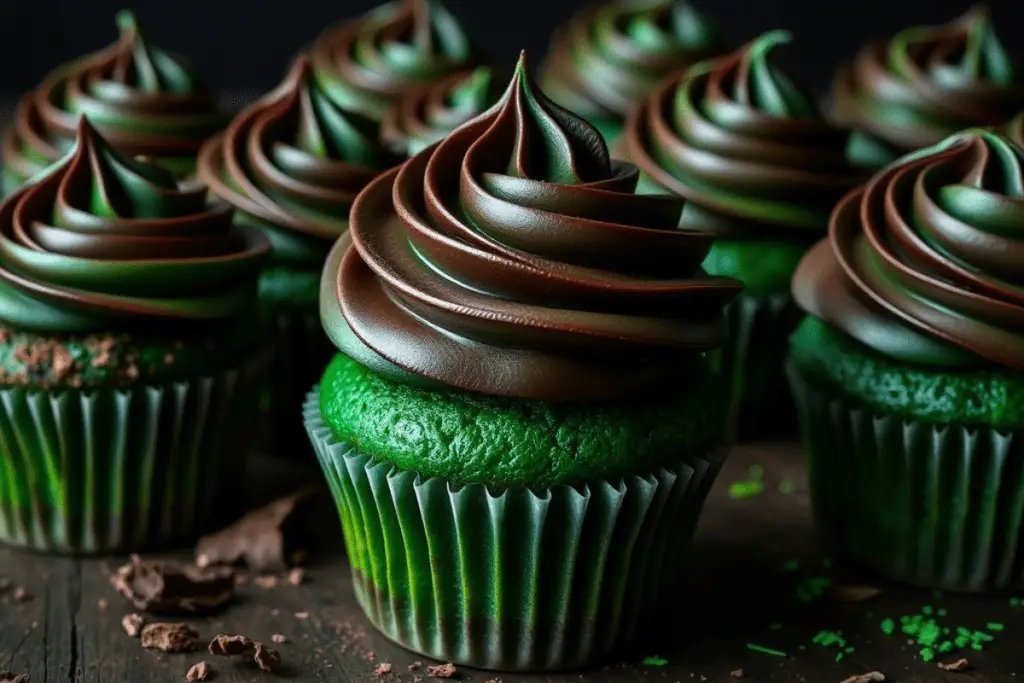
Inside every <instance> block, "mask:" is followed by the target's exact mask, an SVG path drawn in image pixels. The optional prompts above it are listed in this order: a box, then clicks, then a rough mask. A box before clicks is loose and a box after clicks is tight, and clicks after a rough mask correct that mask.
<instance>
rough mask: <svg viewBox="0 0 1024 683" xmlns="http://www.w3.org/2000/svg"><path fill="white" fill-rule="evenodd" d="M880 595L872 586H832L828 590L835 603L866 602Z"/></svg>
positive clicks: (878, 589) (878, 590)
mask: <svg viewBox="0 0 1024 683" xmlns="http://www.w3.org/2000/svg"><path fill="white" fill-rule="evenodd" d="M881 594H882V590H881V589H880V588H875V587H874V586H832V587H831V588H829V590H828V596H829V598H831V599H832V600H834V601H835V602H867V601H868V600H871V599H872V598H877V597H878V596H879V595H881Z"/></svg>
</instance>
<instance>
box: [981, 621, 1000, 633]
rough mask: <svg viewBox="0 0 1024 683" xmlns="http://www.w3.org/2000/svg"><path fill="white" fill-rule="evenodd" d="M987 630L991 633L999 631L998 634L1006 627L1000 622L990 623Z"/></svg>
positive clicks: (986, 626)
mask: <svg viewBox="0 0 1024 683" xmlns="http://www.w3.org/2000/svg"><path fill="white" fill-rule="evenodd" d="M985 628H987V629H988V630H989V631H997V632H998V631H1002V630H1003V628H1004V627H1003V625H1002V624H1000V623H999V622H998V621H990V622H988V623H987V624H985Z"/></svg>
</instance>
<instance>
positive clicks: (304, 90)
mask: <svg viewBox="0 0 1024 683" xmlns="http://www.w3.org/2000/svg"><path fill="white" fill-rule="evenodd" d="M397 162H398V159H397V158H396V157H395V156H393V155H392V154H391V153H389V152H388V151H387V150H386V149H385V148H384V147H383V146H382V145H381V143H380V141H379V139H378V127H377V124H376V123H375V122H373V121H371V120H369V119H367V118H366V117H365V116H363V115H361V114H358V113H356V112H353V111H348V110H345V109H343V108H341V107H339V106H337V105H336V104H334V103H333V102H332V101H331V100H330V99H329V98H328V96H327V94H326V93H325V92H324V91H323V90H322V89H321V88H320V86H319V85H318V83H317V82H316V79H315V78H314V75H313V72H312V70H311V68H310V64H309V60H308V59H307V58H306V57H305V56H301V57H299V59H297V60H296V62H295V64H294V65H293V66H292V68H291V71H290V72H289V74H288V76H287V78H286V79H285V80H284V82H283V83H282V84H281V86H280V87H278V88H277V89H275V90H274V91H273V92H271V93H269V94H268V95H267V96H265V97H263V98H262V99H260V100H259V101H258V102H256V103H255V104H253V105H251V106H250V107H248V108H247V109H245V110H244V111H242V112H241V113H240V114H239V115H238V116H236V117H235V119H234V120H233V121H232V122H231V123H230V125H229V126H228V128H227V130H226V131H225V132H224V133H223V134H221V135H217V136H215V137H213V138H211V139H210V140H209V142H208V143H207V144H206V145H205V146H204V147H203V149H202V152H201V153H200V155H199V177H200V178H202V180H203V182H205V183H206V184H207V185H209V187H210V190H211V192H213V194H215V195H216V196H218V197H220V198H221V199H223V200H224V201H226V202H227V203H228V204H230V205H231V206H233V207H234V208H235V209H236V211H237V220H238V222H239V223H244V224H245V225H248V226H253V227H256V228H258V229H259V230H260V231H262V232H263V233H264V234H265V235H266V236H267V237H268V238H269V240H270V243H271V245H272V257H271V259H270V260H269V262H268V263H267V267H266V269H265V270H264V271H263V273H262V274H261V275H260V287H259V299H260V303H261V305H262V307H263V309H264V311H265V312H266V314H267V315H266V317H267V319H268V320H269V321H270V322H271V324H272V325H273V327H274V329H273V336H274V339H275V342H276V343H275V347H276V351H275V354H274V359H275V360H274V367H273V369H272V371H271V372H270V380H271V384H270V386H269V387H268V391H267V392H266V393H265V407H266V409H267V410H268V411H269V415H267V419H266V420H265V421H264V422H265V424H266V425H267V427H268V428H269V430H270V431H271V432H272V433H271V434H270V435H269V436H270V439H271V442H270V446H271V450H272V451H274V452H275V453H278V454H283V455H290V454H292V453H294V452H295V450H296V449H297V448H305V444H306V438H305V430H304V428H303V426H302V403H303V400H304V399H305V395H306V393H307V392H308V391H309V387H310V386H311V385H312V384H314V383H315V382H316V381H317V380H318V379H319V378H320V375H322V374H323V371H324V368H325V367H326V366H327V363H328V361H330V359H331V356H333V355H334V347H333V346H332V345H331V344H330V342H329V341H328V340H327V338H326V337H325V336H324V333H323V328H322V327H321V326H320V321H319V316H318V314H317V296H318V292H319V282H320V271H321V270H322V269H323V265H324V259H326V257H327V252H328V251H329V249H330V247H331V245H332V244H333V243H334V241H335V240H336V239H338V237H339V236H341V235H342V234H344V233H345V231H346V230H347V229H348V215H349V210H350V209H351V207H352V202H353V200H354V199H355V197H356V195H357V194H358V193H359V191H360V190H362V189H363V187H365V186H366V184H367V183H369V182H370V181H371V180H372V179H373V178H374V177H376V176H377V175H378V174H379V173H380V172H381V171H383V170H384V169H386V168H388V167H390V166H393V165H395V164H396V163H397Z"/></svg>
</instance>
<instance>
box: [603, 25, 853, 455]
mask: <svg viewBox="0 0 1024 683" xmlns="http://www.w3.org/2000/svg"><path fill="white" fill-rule="evenodd" d="M787 42H789V34H788V33H786V32H783V31H774V32H771V33H766V34H764V35H762V36H761V37H759V38H757V39H756V40H754V41H752V42H751V43H749V44H748V45H746V46H744V47H742V48H741V49H739V50H737V51H736V52H734V53H732V54H730V55H728V56H726V57H723V58H720V59H717V60H713V61H708V62H703V63H701V64H699V65H697V66H695V67H694V68H693V69H691V70H690V71H688V72H687V73H686V74H684V75H680V76H678V77H672V78H670V79H668V80H666V81H665V82H664V83H663V84H662V85H661V86H659V87H658V89H657V90H655V91H654V93H653V94H652V95H651V96H650V97H649V98H648V99H647V100H645V101H644V102H642V103H641V104H640V106H638V107H637V108H636V109H635V110H634V111H633V114H632V115H631V117H630V119H629V121H628V122H627V125H626V130H625V132H624V133H623V137H622V141H621V144H620V148H621V149H622V151H623V155H622V158H625V159H629V160H631V161H632V162H633V163H635V164H636V165H637V166H639V167H640V170H641V171H642V172H643V173H644V179H643V180H642V182H643V183H645V184H646V185H647V187H649V188H652V189H653V191H665V190H668V191H670V192H673V193H675V194H678V195H680V196H681V197H683V198H684V199H686V200H687V204H686V208H685V210H684V211H683V215H682V220H681V223H680V225H681V226H682V227H683V228H684V229H688V230H699V231H702V232H707V233H710V234H713V235H714V236H715V237H717V238H718V239H716V241H715V244H714V246H713V247H712V248H711V252H710V254H709V255H708V257H707V259H706V260H705V261H704V268H705V270H707V272H708V273H710V274H712V275H719V276H726V277H733V278H737V279H739V280H742V281H743V283H744V285H745V290H744V292H743V294H741V295H740V296H739V298H738V299H737V300H736V301H735V302H733V304H732V305H731V306H730V308H729V322H730V326H731V338H730V342H729V344H728V346H727V347H726V349H725V350H724V352H723V353H722V354H721V356H720V358H719V361H720V363H721V365H722V371H723V372H724V374H725V377H726V378H727V381H728V383H729V386H730V405H731V415H732V421H733V423H734V425H735V426H736V427H737V429H739V431H740V432H741V433H742V434H743V435H745V436H765V435H768V434H772V435H779V434H781V433H784V432H785V431H786V430H787V428H788V429H791V430H792V431H795V420H794V415H793V411H792V401H791V400H790V399H789V397H788V396H787V393H788V392H787V390H786V382H785V377H784V373H783V364H784V360H785V356H786V340H787V338H788V337H789V334H790V333H791V332H792V331H793V328H794V327H795V326H796V323H797V321H798V320H799V317H800V316H799V313H798V311H797V310H796V308H795V307H794V306H793V304H792V299H791V297H790V294H789V281H790V278H791V276H792V274H793V270H794V269H795V268H796V264H797V263H798V262H799V260H800V258H801V257H802V255H803V254H804V252H805V251H806V250H807V249H808V248H809V247H810V246H811V245H812V244H813V243H814V241H815V240H817V239H818V238H820V237H821V236H822V235H823V234H824V233H825V230H826V228H827V225H828V216H829V212H830V211H831V209H832V207H833V206H834V205H835V203H836V202H837V201H838V200H839V199H840V198H841V197H842V196H843V195H844V194H845V193H847V192H848V191H850V190H851V189H853V188H854V187H855V186H856V185H857V184H858V183H859V182H860V181H861V180H863V174H862V172H860V171H859V170H857V169H856V168H855V167H853V166H852V165H851V164H850V163H849V162H848V160H847V154H846V150H847V146H848V143H849V138H850V135H849V132H848V131H846V130H843V129H840V128H838V127H836V126H834V125H832V124H830V123H829V122H827V121H826V120H824V119H823V118H822V117H821V115H820V114H819V111H818V109H817V107H816V105H815V102H814V99H813V97H812V96H811V95H810V94H808V93H807V92H806V91H805V90H803V89H801V88H800V87H798V86H797V85H796V84H795V83H794V82H793V81H792V80H791V79H790V78H789V77H788V76H787V75H786V74H785V73H784V72H783V71H781V70H780V69H779V68H778V67H777V66H776V65H775V64H774V63H773V60H772V54H773V51H774V49H775V48H776V47H778V46H779V45H781V44H784V43H787Z"/></svg>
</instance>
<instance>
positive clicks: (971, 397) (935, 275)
mask: <svg viewBox="0 0 1024 683" xmlns="http://www.w3.org/2000/svg"><path fill="white" fill-rule="evenodd" d="M1022 187H1024V149H1022V148H1021V147H1020V146H1018V145H1016V144H1015V143H1013V142H1011V141H1010V140H1008V139H1007V138H1005V137H1003V136H1002V135H999V134H997V133H993V132H989V131H984V130H974V131H968V132H965V133H961V134H957V135H956V136H954V137H952V138H949V139H948V140H946V141H944V142H942V143H941V144H940V145H938V146H936V147H932V148H926V149H924V150H920V151H918V152H915V153H913V154H911V155H910V156H907V157H904V158H902V159H900V160H899V161H898V162H896V163H894V164H892V165H890V166H888V167H886V168H885V169H884V170H882V171H881V172H879V173H878V174H877V175H876V176H874V177H873V178H872V179H871V180H870V182H869V183H868V184H867V186H866V187H863V188H860V189H858V190H856V191H854V192H852V193H851V194H849V195H848V196H847V197H846V198H845V199H843V200H842V202H841V203H840V204H839V205H838V206H837V207H836V209H835V212H834V213H833V214H832V220H831V225H830V229H829V235H828V238H827V239H826V240H823V241H822V242H820V243H819V244H818V245H816V246H815V247H814V248H813V249H812V250H811V251H810V252H808V254H807V256H806V258H804V260H803V261H802V262H801V264H800V267H799V268H798V269H797V272H796V274H795V276H794V278H793V295H794V297H795V299H796V302H797V304H798V305H799V306H800V307H801V308H802V309H804V310H805V311H807V313H809V314H810V316H809V317H807V318H806V319H805V320H804V322H803V323H801V325H800V327H799V329H798V330H797V332H796V334H795V335H794V336H793V339H792V342H791V356H790V361H789V374H790V381H791V382H792V385H793V390H794V393H795V395H796V398H797V404H798V409H799V412H800V421H801V424H802V432H803V441H804V449H805V452H806V454H807V459H808V470H809V477H810V488H811V494H812V499H813V503H814V512H815V517H816V518H817V522H818V525H819V526H820V528H821V531H822V534H823V536H824V538H825V539H826V540H827V542H828V543H830V544H831V545H832V546H833V548H834V550H835V551H836V552H837V553H838V554H839V555H841V556H842V557H844V558H846V560H847V561H849V562H851V563H854V564H856V565H860V566H862V567H865V568H868V569H871V570H873V571H875V572H878V573H880V574H882V575H884V576H887V577H890V578H892V579H897V580H901V581H906V582H909V583H913V584H917V585H920V586H929V587H936V588H943V589H950V590H958V591H1002V590H1014V589H1020V588H1022V587H1024V543H1022V542H1021V541H1022V539H1024V503H1022V501H1024V373H1022V370H1024V334H1022V332H1021V329H1022V325H1021V322H1022V321H1024V294H1022V293H1021V289H1020V287H1019V286H1018V284H1017V283H1018V281H1019V279H1020V272H1021V266H1022V263H1021V262H1020V261H1019V260H1018V258H1019V257H1020V256H1021V251H1020V249H1019V247H1018V244H1017V240H1016V235H1017V232H1018V231H1019V228H1020V226H1022V225H1024V191H1022Z"/></svg>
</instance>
